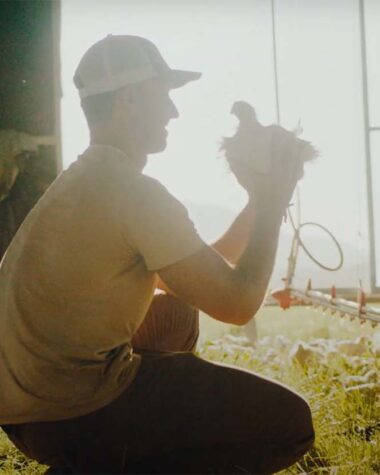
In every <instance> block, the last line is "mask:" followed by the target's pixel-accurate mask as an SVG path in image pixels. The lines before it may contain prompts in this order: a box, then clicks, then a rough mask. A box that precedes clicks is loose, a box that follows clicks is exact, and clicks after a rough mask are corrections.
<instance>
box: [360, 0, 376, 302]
mask: <svg viewBox="0 0 380 475" xmlns="http://www.w3.org/2000/svg"><path fill="white" fill-rule="evenodd" d="M359 18H360V43H361V63H362V84H363V107H364V144H365V158H366V181H367V203H368V234H369V236H368V239H369V271H370V283H371V293H373V292H374V291H375V288H376V253H375V223H374V209H373V190H372V158H371V143H370V132H371V130H370V123H369V106H368V70H367V46H366V29H365V15H364V0H359Z"/></svg>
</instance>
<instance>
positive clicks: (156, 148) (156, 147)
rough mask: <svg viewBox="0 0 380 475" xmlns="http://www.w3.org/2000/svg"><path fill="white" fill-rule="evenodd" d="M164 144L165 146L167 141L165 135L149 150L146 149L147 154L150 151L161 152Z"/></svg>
mask: <svg viewBox="0 0 380 475" xmlns="http://www.w3.org/2000/svg"><path fill="white" fill-rule="evenodd" d="M166 146H167V141H166V137H164V138H163V139H162V140H159V141H158V140H157V142H156V143H155V144H154V145H153V144H152V146H151V147H150V149H149V151H148V154H151V153H160V152H163V151H164V150H165V149H166Z"/></svg>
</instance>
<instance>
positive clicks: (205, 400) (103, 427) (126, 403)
mask: <svg viewBox="0 0 380 475" xmlns="http://www.w3.org/2000/svg"><path fill="white" fill-rule="evenodd" d="M27 426H28V427H27V428H25V427H24V430H21V431H20V434H19V435H20V437H21V438H23V442H24V443H25V444H26V445H27V446H28V447H29V449H30V450H31V451H32V452H33V454H34V458H36V459H37V460H39V461H43V460H46V456H44V454H43V450H44V448H43V447H41V443H40V442H39V440H40V439H41V438H45V440H46V439H47V438H48V439H49V440H50V441H48V442H46V443H47V445H49V444H50V446H51V444H52V443H53V442H52V440H53V439H54V438H56V439H57V440H58V439H59V441H60V442H59V443H61V444H62V446H61V448H60V452H61V453H62V454H64V464H65V466H68V467H71V469H72V470H73V473H81V474H82V473H83V474H85V473H88V474H89V473H91V474H96V473H99V474H100V473H150V474H167V473H172V474H174V473H176V474H182V473H183V474H210V473H229V474H231V473H251V474H267V473H273V472H276V471H278V470H281V469H283V468H286V467H288V466H290V465H292V464H293V463H294V462H296V461H297V460H298V459H299V458H300V457H301V456H302V455H303V454H304V453H305V452H306V451H307V450H308V449H309V448H310V447H311V446H312V444H313V440H314V432H313V427H312V420H311V414H310V409H309V406H308V404H307V403H306V402H305V400H304V399H302V398H301V397H300V396H299V395H298V394H296V393H295V392H293V391H291V390H290V389H289V388H287V387H285V386H283V385H281V384H278V383H275V382H273V381H271V380H268V379H265V378H262V377H260V376H258V375H256V374H254V373H251V372H248V371H243V370H237V369H236V368H232V367H229V366H224V365H216V364H213V363H210V362H207V361H204V360H202V359H200V358H198V357H196V356H195V355H193V354H191V353H177V354H169V355H166V356H156V357H151V358H145V359H144V358H143V361H142V363H141V367H140V370H139V372H138V374H137V377H136V379H135V381H134V383H133V384H132V385H131V386H130V388H128V390H127V391H125V392H124V393H123V394H122V395H121V396H120V397H119V398H118V399H116V400H115V401H113V402H112V403H111V404H109V405H107V406H106V407H104V408H102V409H100V410H98V411H96V412H94V413H91V414H88V415H86V416H82V417H79V418H75V419H70V420H66V421H60V422H53V423H38V424H28V425H27ZM31 426H32V427H31ZM54 444H56V442H54ZM37 447H38V450H39V451H40V453H39V454H37ZM48 448H49V447H47V448H46V450H47V451H49V450H48ZM45 463H46V462H45Z"/></svg>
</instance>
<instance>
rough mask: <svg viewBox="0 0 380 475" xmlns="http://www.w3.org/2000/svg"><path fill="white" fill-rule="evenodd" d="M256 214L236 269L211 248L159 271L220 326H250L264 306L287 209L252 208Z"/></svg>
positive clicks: (177, 291)
mask: <svg viewBox="0 0 380 475" xmlns="http://www.w3.org/2000/svg"><path fill="white" fill-rule="evenodd" d="M250 206H251V205H250ZM252 210H253V213H252V215H253V216H252V218H251V219H252V221H253V226H252V230H251V232H250V233H249V238H248V242H247V245H246V247H245V250H244V252H243V254H242V255H241V257H240V259H239V260H238V262H237V265H236V267H235V268H232V267H231V266H229V265H228V263H227V262H226V261H225V260H224V259H223V258H222V257H221V256H220V255H219V254H218V253H216V252H215V251H214V250H213V249H212V248H211V247H207V246H206V247H205V248H204V249H202V250H201V251H199V252H197V253H196V254H194V255H192V256H190V257H188V258H186V259H183V260H182V261H179V262H177V263H175V264H172V265H170V266H168V267H165V268H163V269H160V270H159V271H158V274H159V276H160V277H161V279H162V280H163V282H164V283H165V284H166V286H167V287H168V288H169V289H170V290H171V291H172V292H173V293H174V294H175V295H177V296H178V297H179V298H180V299H182V300H184V301H186V302H187V303H189V304H190V305H193V306H195V307H197V308H199V309H200V310H203V311H204V312H205V313H207V314H208V315H210V316H211V317H214V318H216V319H217V320H220V321H222V322H226V323H233V324H237V325H243V324H245V323H247V322H248V321H249V320H250V318H251V317H252V316H253V315H254V314H255V313H256V312H257V310H258V309H259V308H260V306H261V304H262V302H263V300H264V297H265V293H266V288H267V285H268V282H269V279H270V276H271V273H272V270H273V265H274V260H275V255H276V250H277V245H278V237H279V231H280V226H281V221H282V216H283V208H282V207H275V206H270V207H265V208H263V207H258V206H253V205H252ZM238 227H239V226H238ZM227 234H228V233H227ZM229 241H230V238H228V239H227V242H229ZM234 254H235V252H234ZM237 254H238V253H236V255H237Z"/></svg>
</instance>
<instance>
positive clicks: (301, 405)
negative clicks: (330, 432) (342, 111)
mask: <svg viewBox="0 0 380 475" xmlns="http://www.w3.org/2000/svg"><path fill="white" fill-rule="evenodd" d="M292 404H293V406H292V407H291V411H292V415H293V416H292V422H291V426H290V431H289V440H288V441H287V442H288V443H289V445H290V446H291V447H292V451H293V453H294V457H295V458H297V459H298V458H300V457H302V455H304V454H305V453H306V452H307V451H308V450H310V449H311V448H312V446H313V444H314V440H315V432H314V427H313V419H312V414H311V409H310V406H309V404H308V403H307V402H306V401H305V400H304V399H303V398H302V397H301V396H299V395H297V394H294V401H293V402H292Z"/></svg>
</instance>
